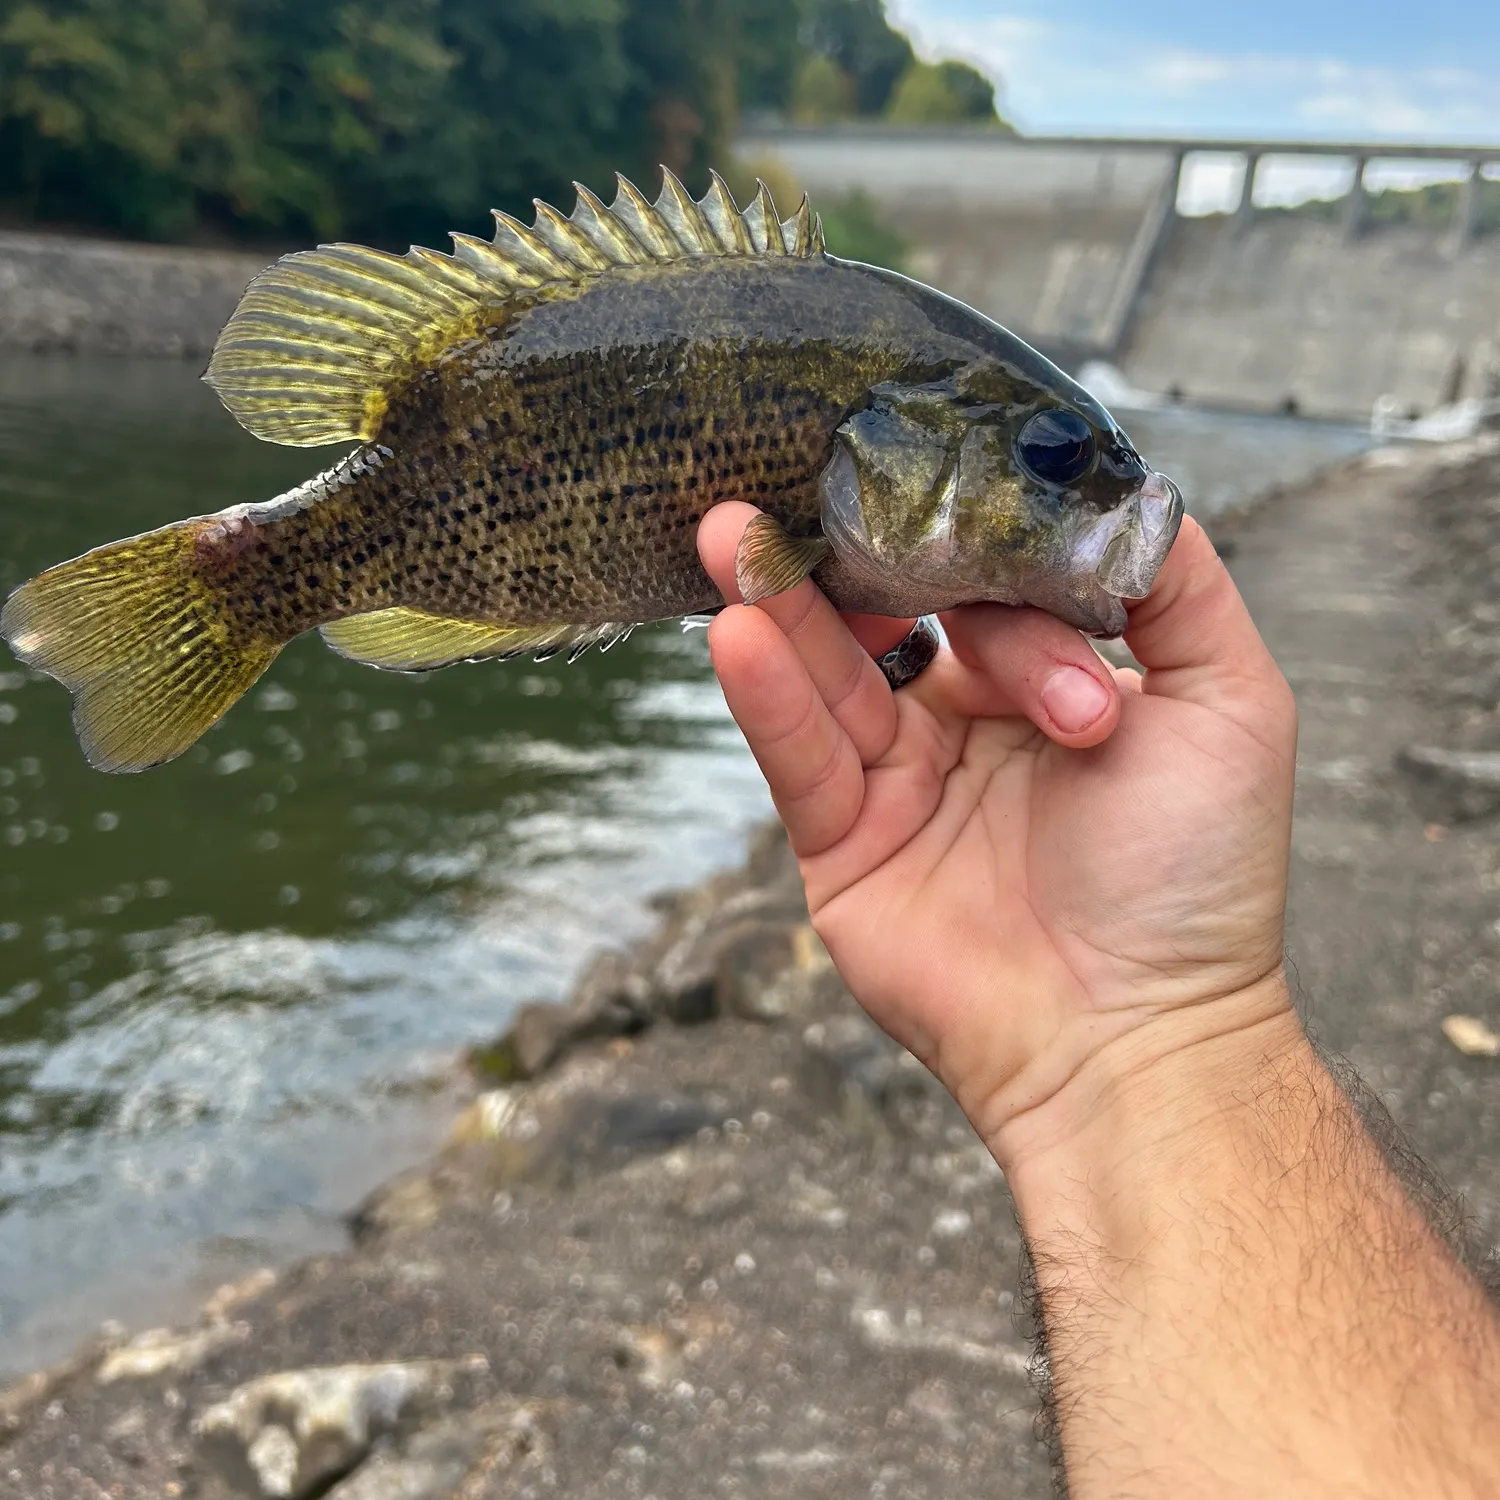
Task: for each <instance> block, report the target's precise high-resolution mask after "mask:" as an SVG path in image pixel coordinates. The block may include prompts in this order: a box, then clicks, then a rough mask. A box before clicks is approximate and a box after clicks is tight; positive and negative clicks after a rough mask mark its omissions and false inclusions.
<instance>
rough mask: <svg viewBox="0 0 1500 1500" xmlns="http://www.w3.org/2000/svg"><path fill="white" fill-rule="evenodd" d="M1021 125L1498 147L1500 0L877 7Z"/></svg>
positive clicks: (978, 2) (918, 1) (992, 0)
mask: <svg viewBox="0 0 1500 1500" xmlns="http://www.w3.org/2000/svg"><path fill="white" fill-rule="evenodd" d="M889 9H890V10H891V12H892V14H893V15H894V16H895V17H896V18H897V20H898V21H899V23H900V24H901V25H902V26H904V27H905V28H906V29H907V30H909V31H910V32H911V33H912V35H913V36H914V37H915V38H916V40H917V42H918V45H919V48H920V50H921V51H922V52H923V53H924V54H927V55H934V54H937V53H943V54H945V55H950V56H962V57H966V58H968V59H969V60H970V61H973V62H975V63H978V64H979V65H980V66H981V67H984V68H985V69H986V70H987V71H990V72H993V73H996V74H998V75H999V76H1000V78H1001V80H1002V83H1003V89H1004V96H1003V97H1004V107H1005V108H1006V109H1007V111H1008V112H1009V113H1010V115H1011V116H1012V117H1013V118H1014V119H1015V121H1016V123H1017V124H1018V125H1020V126H1021V128H1022V129H1023V130H1027V131H1039V132H1052V131H1073V130H1077V131H1088V132H1095V131H1099V132H1120V133H1124V134H1138V135H1139V134H1154V133H1158V132H1191V133H1194V134H1200V133H1201V134H1204V135H1233V134H1247V135H1267V136H1277V135H1280V136H1295V137H1299V138H1309V137H1311V138H1339V137H1342V138H1346V139H1347V138H1351V137H1353V138H1356V139H1365V138H1371V139H1375V138H1384V139H1388V140H1393V139H1394V140H1406V141H1427V140H1432V141H1455V142H1457V141H1466V142H1474V141H1481V142H1488V141H1500V0H1421V3H1419V4H1416V5H1413V4H1412V3H1411V0H1405V3H1402V0H1301V3H1298V0H1009V3H1007V0H889Z"/></svg>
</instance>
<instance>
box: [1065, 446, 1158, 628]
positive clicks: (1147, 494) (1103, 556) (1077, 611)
mask: <svg viewBox="0 0 1500 1500" xmlns="http://www.w3.org/2000/svg"><path fill="white" fill-rule="evenodd" d="M1183 512H1184V507H1183V500H1182V491H1181V490H1180V489H1178V488H1177V486H1176V485H1175V484H1173V482H1172V481H1171V480H1170V479H1168V478H1167V476H1166V475H1165V474H1156V473H1152V474H1148V475H1147V476H1146V479H1145V481H1144V483H1143V484H1142V485H1141V487H1140V488H1139V489H1138V490H1136V491H1135V493H1134V494H1132V495H1130V496H1129V497H1128V498H1127V499H1125V500H1122V501H1121V502H1120V504H1119V505H1117V506H1116V507H1115V508H1114V509H1113V510H1110V511H1106V512H1105V513H1104V514H1103V515H1101V516H1099V517H1098V518H1097V519H1095V520H1093V521H1090V522H1088V523H1086V524H1085V525H1083V526H1081V527H1079V529H1078V531H1077V532H1076V533H1075V534H1074V537H1073V543H1072V546H1071V547H1070V548H1069V553H1068V566H1067V568H1066V569H1065V572H1064V577H1063V587H1062V589H1061V590H1060V591H1059V592H1060V594H1061V596H1062V597H1059V598H1058V599H1056V600H1049V601H1047V602H1046V603H1045V604H1043V608H1046V609H1048V610H1050V611H1051V612H1052V613H1054V614H1056V615H1058V616H1060V617H1061V618H1062V619H1064V620H1066V621H1067V622H1068V624H1070V625H1074V626H1076V627H1077V628H1078V629H1079V630H1082V631H1084V632H1086V633H1087V634H1089V635H1095V636H1103V637H1106V638H1110V637H1114V636H1118V635H1122V634H1123V633H1124V630H1125V626H1126V624H1127V622H1128V616H1127V614H1126V612H1125V604H1124V601H1125V600H1127V599H1144V598H1145V597H1146V595H1147V594H1149V593H1150V592H1151V586H1152V585H1153V584H1154V583H1155V582H1156V575H1157V573H1158V572H1160V571H1161V565H1162V564H1163V563H1164V562H1165V561H1166V560H1167V553H1169V552H1170V551H1171V550H1172V543H1173V542H1175V541H1176V540H1177V531H1178V528H1179V527H1180V526H1181V525H1182V517H1183ZM1037 602H1041V601H1037Z"/></svg>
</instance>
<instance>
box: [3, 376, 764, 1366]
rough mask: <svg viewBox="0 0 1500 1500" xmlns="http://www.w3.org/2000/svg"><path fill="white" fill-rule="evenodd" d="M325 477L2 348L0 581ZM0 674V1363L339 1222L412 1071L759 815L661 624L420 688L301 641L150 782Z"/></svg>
mask: <svg viewBox="0 0 1500 1500" xmlns="http://www.w3.org/2000/svg"><path fill="white" fill-rule="evenodd" d="M318 462H319V456H317V455H309V454H307V453H298V452H294V451H288V450H279V449H276V448H272V447H268V446H266V445H264V444H260V443H256V442H254V441H253V440H251V439H249V438H247V437H245V436H243V435H242V434H241V433H239V431H238V430H237V429H236V428H235V427H234V425H233V423H232V422H230V420H229V419H228V418H227V417H226V416H224V415H223V413H222V412H220V410H219V409H218V406H217V403H216V402H215V401H214V399H213V397H212V395H211V394H210V393H209V392H208V391H207V390H206V389H205V388H203V387H202V386H201V385H200V384H198V382H197V381H196V379H195V378H194V372H192V371H190V370H188V369H186V368H183V367H179V366H175V365H168V364H161V363H155V362H152V363H135V362H124V361H120V362H105V363H103V364H88V363H85V362H73V361H66V360H41V359H24V360H12V361H10V362H9V363H4V364H0V523H3V524H0V592H4V591H7V590H9V589H10V588H11V587H13V586H14V585H15V584H16V583H17V582H19V581H20V580H21V579H22V578H24V577H25V576H27V575H28V574H30V573H32V572H35V571H36V570H37V569H38V568H40V567H42V566H44V565H46V564H48V563H50V562H53V561H56V560H58V559H60V558H63V557H67V556H70V555H72V554H75V553H77V552H79V551H81V550H83V549H84V548H86V547H88V546H91V545H94V544H96V543H99V542H101V541H105V540H109V539H112V538H115V537H118V536H124V535H128V534H130V533H132V532H136V531H140V530H144V529H146V528H148V527H152V526H156V525H160V524H161V523H163V522H165V521H170V520H175V519H177V518H179V517H181V516H184V515H190V514H193V513H195V512H201V511H206V510H213V509H217V508H218V507H220V506H222V505H227V504H232V503H235V502H237V501H242V500H253V499H263V498H266V497H268V496H270V495H273V494H275V493H277V492H278V491H280V490H282V489H284V488H286V487H288V486H289V485H291V484H293V483H295V482H297V481H299V480H300V479H302V478H304V477H306V476H307V474H308V473H310V472H311V471H312V469H313V468H314V467H315V466H317V464H318ZM0 654H3V653H0ZM0 673H3V675H0V1366H4V1365H6V1364H11V1363H21V1362H24V1361H25V1360H26V1359H28V1358H30V1357H34V1354H35V1352H36V1351H37V1350H38V1349H41V1348H50V1347H51V1346H52V1345H54V1344H56V1342H57V1341H58V1340H59V1339H64V1338H65V1337H66V1336H69V1335H70V1334H71V1333H72V1332H73V1331H75V1330H78V1331H81V1329H82V1328H83V1327H86V1326H88V1324H89V1323H90V1322H91V1321H93V1320H95V1318H96V1317H97V1316H102V1315H103V1314H104V1312H105V1311H107V1310H112V1304H111V1303H110V1301H109V1298H108V1296H107V1295H103V1294H101V1295H100V1296H97V1297H96V1296H95V1295H94V1293H93V1292H92V1291H91V1289H92V1288H94V1287H95V1286H96V1284H97V1283H99V1282H100V1280H101V1279H102V1280H103V1281H104V1282H106V1283H113V1284H116V1285H117V1287H118V1288H121V1289H124V1290H128V1292H129V1295H128V1297H126V1299H125V1300H126V1302H127V1305H130V1306H133V1305H134V1303H135V1300H136V1299H137V1297H138V1296H142V1295H145V1296H147V1298H148V1300H149V1293H150V1291H151V1288H152V1286H153V1285H154V1284H155V1283H156V1281H157V1280H159V1279H161V1278H172V1277H176V1276H178V1275H180V1274H181V1271H182V1257H183V1253H184V1249H185V1247H188V1246H193V1245H197V1244H198V1243H199V1242H200V1241H203V1240H204V1239H205V1238H209V1237H212V1239H211V1243H212V1244H213V1245H214V1246H215V1247H216V1249H215V1253H216V1254H217V1257H218V1261H223V1262H226V1263H227V1264H229V1265H231V1266H232V1265H234V1264H237V1263H238V1261H239V1260H241V1259H248V1260H250V1261H253V1260H254V1259H255V1258H256V1256H257V1255H258V1254H260V1253H262V1250H263V1246H262V1244H261V1242H262V1241H263V1240H268V1241H269V1242H270V1248H274V1247H275V1246H277V1245H279V1244H281V1243H283V1242H285V1243H287V1244H288V1245H290V1246H291V1247H294V1248H295V1247H297V1246H300V1244H301V1243H302V1242H303V1241H304V1240H305V1239H306V1238H308V1237H309V1236H310V1237H312V1238H313V1239H314V1240H316V1239H318V1238H319V1237H320V1236H324V1235H326V1233H327V1232H328V1230H329V1228H330V1227H331V1226H332V1225H333V1223H334V1222H335V1215H336V1213H337V1212H338V1211H339V1210H341V1209H343V1208H346V1207H347V1206H348V1201H349V1196H350V1193H351V1190H352V1180H351V1179H352V1178H355V1179H359V1178H362V1177H369V1178H372V1179H373V1177H377V1176H380V1175H384V1174H385V1172H388V1171H390V1170H393V1169H394V1167H395V1166H397V1165H400V1164H401V1161H400V1160H399V1159H398V1158H400V1157H401V1156H402V1154H403V1153H405V1154H406V1155H410V1154H411V1152H412V1151H414V1150H419V1149H421V1148H422V1147H423V1146H425V1145H426V1144H427V1142H428V1139H429V1137H430V1128H431V1127H430V1125H429V1126H424V1123H423V1122H424V1120H426V1115H424V1114H423V1112H422V1110H421V1109H420V1102H419V1101H420V1093H421V1089H420V1083H421V1080H422V1079H423V1078H424V1077H426V1076H431V1075H435V1074H440V1073H441V1072H442V1070H443V1064H444V1060H445V1059H446V1058H447V1057H450V1056H451V1055H452V1054H453V1052H454V1051H455V1050H456V1049H457V1048H458V1047H460V1046H461V1045H463V1044H464V1043H466V1042H468V1041H471V1040H474V1039H476V1038H480V1037H484V1036H486V1035H488V1034H490V1033H492V1032H494V1031H495V1030H497V1029H498V1028H499V1027H500V1026H501V1025H503V1023H504V1019H505V1017H506V1015H507V1014H508V1013H509V1012H510V1010H511V1008H512V1007H513V1006H514V1005H515V1004H516V1003H518V1002H519V1001H521V1000H524V999H525V998H527V997H528V996H531V995H555V994H557V993H559V992H560V991H561V990H562V989H563V988H564V987H565V985H566V983H567V981H568V980H569V979H570V978H571V977H572V976H573V974H574V973H575V972H576V971H577V969H578V968H579V966H580V965H581V963H582V962H583V961H584V959H585V958H586V956H587V955H588V953H590V952H591V951H592V950H594V949H596V948H598V947H600V946H602V945H606V944H609V943H611V942H615V941H619V940H620V939H622V938H623V937H625V936H627V935H629V934H631V933H633V932H636V931H638V930H640V929H641V928H642V927H643V926H644V924H645V921H646V913H645V911H644V908H643V905H642V900H641V898H642V896H643V895H644V894H645V893H647V892H649V891H650V890H653V889H659V888H661V887H662V886H665V885H668V884H673V883H682V882H686V881H688V880H691V879H693V878H695V877H697V876H698V875H700V874H702V873H703V872H704V871H705V870H706V869H708V868H710V867H711V866H713V865H715V864H722V863H724V862H726V861H727V860H730V859H732V858H734V857H735V855H736V853H737V851H738V847H739V843H738V841H739V839H740V837H741V835H742V833H743V831H744V830H745V829H746V827H747V826H748V825H749V824H750V823H751V822H752V821H753V820H754V819H755V818H756V817H758V816H760V815H762V814H763V813H764V812H765V811H766V810H767V802H766V799H765V797H764V793H763V791H762V789H761V787H760V785H759V782H758V778H757V777H756V774H755V771H754V767H753V765H752V764H751V763H750V762H749V760H748V757H747V756H746V755H745V754H744V752H743V750H742V748H741V747H740V746H739V744H738V741H737V739H736V738H735V737H734V735H733V726H732V725H730V724H729V722H728V720H727V716H726V715H725V713H724V710H723V707H722V700H721V699H720V697H719V694H718V691H717V688H716V687H715V686H714V684H713V682H712V679H711V676H710V674H709V672H708V669H707V661H706V653H705V651H704V649H703V640H702V632H694V633H690V634H684V633H683V632H682V631H681V630H680V629H678V628H677V627H675V626H674V627H659V628H658V629H656V630H653V631H645V632H640V633H639V634H638V635H637V636H636V637H634V638H633V639H632V640H630V641H629V642H627V643H626V644H625V645H624V646H621V647H618V648H616V649H615V650H614V651H612V652H610V653H609V654H608V655H604V656H601V655H599V654H598V653H593V654H591V655H589V656H588V657H587V658H585V659H584V660H582V661H579V662H577V663H574V664H573V665H571V666H569V665H567V664H566V663H564V662H560V661H559V662H551V663H548V664H546V665H542V666H538V665H532V664H529V663H522V664H509V665H504V666H498V665H497V666H491V667H478V666H476V667H468V668H455V669H453V670H451V671H448V672H445V673H439V674H435V675H433V676H430V677H425V678H410V677H401V676H394V675H390V674H385V673H378V672H374V671H370V670H368V669H365V668H361V667H358V666H356V665H354V664H353V663H349V662H345V661H343V660H341V659H339V658H337V657H335V656H333V655H332V654H331V653H330V652H328V651H326V650H325V649H324V648H323V647H322V646H321V645H320V644H319V643H318V642H317V641H316V640H315V639H307V640H302V641H298V642H296V643H295V644H294V645H293V646H292V647H290V648H289V649H288V650H287V651H286V652H285V653H284V654H283V656H282V657H281V659H279V660H278V661H277V662H276V664H275V665H274V666H273V668H272V669H271V671H270V672H269V673H268V674H267V676H266V677H265V678H264V679H263V680H262V682H261V684H260V685H259V686H258V687H257V688H256V689H255V690H254V691H253V692H252V694H251V695H250V697H249V698H248V699H247V700H246V702H245V703H243V704H241V705H240V706H239V707H238V708H237V709H236V710H235V711H234V712H233V713H232V714H230V715H229V716H228V718H227V719H226V720H225V721H224V723H223V724H222V725H221V726H220V727H219V728H218V729H216V730H215V731H214V732H213V733H211V734H210V735H209V736H208V737H207V738H206V739H205V740H204V741H203V742H202V743H201V744H200V745H199V746H197V747H196V748H195V749H194V750H193V751H191V752H190V753H189V754H188V755H187V756H185V757H184V758H183V759H182V760H181V761H179V762H176V763H174V764H173V765H171V766H167V767H163V768H161V769H159V770H156V771H153V772H149V773H147V774H145V775H142V776H135V777H111V776H103V775H100V774H98V773H96V772H93V771H91V770H90V769H89V768H88V767H87V766H86V765H85V763H84V762H83V760H82V759H81V758H80V756H79V754H78V751H77V749H76V747H75V745H74V742H73V737H72V732H71V729H70V727H69V724H68V714H67V695H66V694H65V693H64V692H63V691H62V689H60V688H59V687H58V686H57V685H56V684H55V683H52V682H49V681H47V680H45V679H42V678H39V677H38V678H31V677H29V676H27V675H26V674H24V673H23V672H22V671H21V670H20V669H19V668H18V667H17V666H16V664H15V662H14V661H13V660H12V659H11V658H9V657H8V655H7V656H5V659H4V661H3V662H0ZM414 1094H415V1095H416V1096H417V1097H416V1098H415V1099H414V1098H413V1095H414ZM427 1115H434V1118H435V1112H434V1111H432V1110H430V1109H429V1110H428V1111H427ZM237 1242H243V1243H237ZM197 1253H198V1252H196V1251H194V1252H193V1254H195V1255H196V1254H197ZM216 1264H217V1262H216ZM117 1294H118V1293H117ZM96 1304H97V1305H96ZM115 1310H117V1309H115Z"/></svg>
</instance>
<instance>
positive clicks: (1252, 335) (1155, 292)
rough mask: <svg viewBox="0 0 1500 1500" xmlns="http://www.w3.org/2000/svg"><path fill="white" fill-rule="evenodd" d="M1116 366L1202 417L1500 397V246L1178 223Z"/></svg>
mask: <svg viewBox="0 0 1500 1500" xmlns="http://www.w3.org/2000/svg"><path fill="white" fill-rule="evenodd" d="M1116 357H1117V361H1118V363H1119V364H1120V365H1121V367H1122V368H1123V369H1124V371H1125V373H1126V375H1127V376H1128V378H1129V379H1130V381H1131V382H1132V383H1133V384H1134V385H1136V386H1138V387H1140V388H1141V389H1142V390H1153V391H1165V390H1169V389H1172V388H1174V387H1175V388H1176V389H1178V390H1180V391H1181V392H1182V393H1183V394H1184V396H1185V398H1186V399H1187V400H1188V401H1189V402H1191V403H1192V404H1194V405H1201V406H1217V407H1229V408H1240V409H1248V410H1255V409H1260V410H1267V409H1270V408H1273V407H1276V406H1278V405H1285V406H1287V407H1289V408H1291V409H1294V410H1296V411H1300V412H1301V413H1302V414H1303V415H1305V416H1316V417H1329V418H1335V419H1337V418H1350V417H1353V418H1361V419H1367V418H1368V417H1369V416H1370V413H1371V411H1372V410H1373V408H1374V406H1375V403H1376V401H1377V400H1379V399H1380V398H1381V397H1383V396H1384V397H1388V398H1390V399H1391V400H1392V402H1393V403H1394V405H1395V408H1396V409H1397V411H1398V412H1399V413H1400V414H1401V415H1403V416H1404V415H1406V414H1407V412H1408V411H1411V412H1421V413H1426V412H1430V411H1432V410H1433V408H1434V407H1437V406H1441V405H1445V404H1448V403H1451V402H1455V401H1459V400H1462V399H1465V398H1469V397H1472V398H1475V399H1484V398H1487V397H1494V396H1496V395H1500V236H1493V235H1491V236H1487V237H1485V238H1483V239H1478V240H1475V241H1473V242H1472V243H1470V244H1468V245H1465V246H1462V247H1455V246H1453V245H1452V244H1451V243H1450V242H1449V240H1448V239H1447V238H1445V237H1444V236H1443V235H1442V234H1440V233H1438V232H1434V231H1432V230H1429V229H1419V228H1413V227H1409V226H1400V225H1397V226H1380V227H1378V228H1372V229H1369V230H1367V231H1366V232H1365V233H1364V234H1362V235H1360V236H1359V237H1358V238H1357V239H1354V240H1352V241H1351V240H1350V238H1349V236H1348V235H1347V233H1346V232H1345V230H1344V229H1343V228H1342V226H1341V225H1340V224H1339V223H1338V222H1337V221H1336V220H1322V219H1317V218H1308V217H1301V216H1295V215H1291V214H1285V213H1263V214H1260V215H1258V216H1257V217H1256V218H1255V220H1254V222H1253V223H1249V224H1245V223H1243V222H1241V221H1239V220H1236V219H1235V218H1233V217H1226V216H1223V215H1220V216H1216V217H1213V218H1207V219H1177V220H1176V221H1175V222H1174V223H1173V224H1172V226H1171V228H1170V230H1169V232H1168V233H1167V234H1165V235H1164V236H1163V239H1162V243H1161V246H1160V248H1159V250H1158V252H1157V257H1156V261H1155V264H1154V265H1153V267H1152V269H1151V273H1150V275H1149V277H1147V278H1146V280H1145V282H1144V284H1143V286H1142V288H1141V291H1140V295H1139V297H1138V299H1137V302H1136V306H1135V308H1134V310H1133V312H1132V315H1131V322H1130V327H1129V330H1128V332H1127V336H1126V342H1125V343H1124V345H1123V347H1122V348H1121V349H1120V350H1119V351H1118V353H1117V356H1116Z"/></svg>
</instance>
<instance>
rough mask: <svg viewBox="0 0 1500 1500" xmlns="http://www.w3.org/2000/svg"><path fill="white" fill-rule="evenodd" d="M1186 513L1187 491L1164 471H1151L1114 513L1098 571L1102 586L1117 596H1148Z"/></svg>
mask: <svg viewBox="0 0 1500 1500" xmlns="http://www.w3.org/2000/svg"><path fill="white" fill-rule="evenodd" d="M1184 513H1185V506H1184V504H1183V499H1182V491H1181V490H1180V489H1178V488H1177V486H1176V485H1175V484H1174V483H1173V482H1172V481H1171V480H1170V479H1168V478H1167V476H1166V475H1165V474H1157V473H1152V474H1148V475H1147V476H1146V479H1145V482H1144V483H1143V484H1142V485H1141V487H1140V488H1139V489H1138V490H1137V491H1136V492H1135V494H1133V495H1132V496H1131V497H1130V499H1128V500H1127V501H1125V503H1124V504H1123V505H1120V506H1118V507H1116V509H1115V511H1114V513H1113V515H1114V517H1115V520H1114V524H1113V525H1112V526H1111V527H1110V528H1109V536H1108V540H1107V541H1106V542H1105V545H1104V550H1103V552H1102V553H1101V555H1100V558H1099V563H1098V566H1097V567H1096V568H1095V570H1094V575H1095V577H1096V578H1097V579H1098V581H1099V587H1100V588H1102V589H1103V590H1104V592H1105V593H1106V594H1109V595H1112V596H1113V597H1114V598H1116V599H1144V598H1145V597H1146V596H1147V595H1148V594H1149V593H1150V592H1151V589H1152V586H1153V585H1154V584H1155V582H1156V575H1157V573H1158V572H1160V571H1161V566H1162V564H1163V563H1164V562H1165V561H1166V560H1167V554H1168V553H1169V552H1170V551H1171V550H1172V544H1173V543H1174V542H1175V541H1176V540H1177V532H1178V530H1179V529H1180V528H1181V526H1182V517H1183V515H1184Z"/></svg>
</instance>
